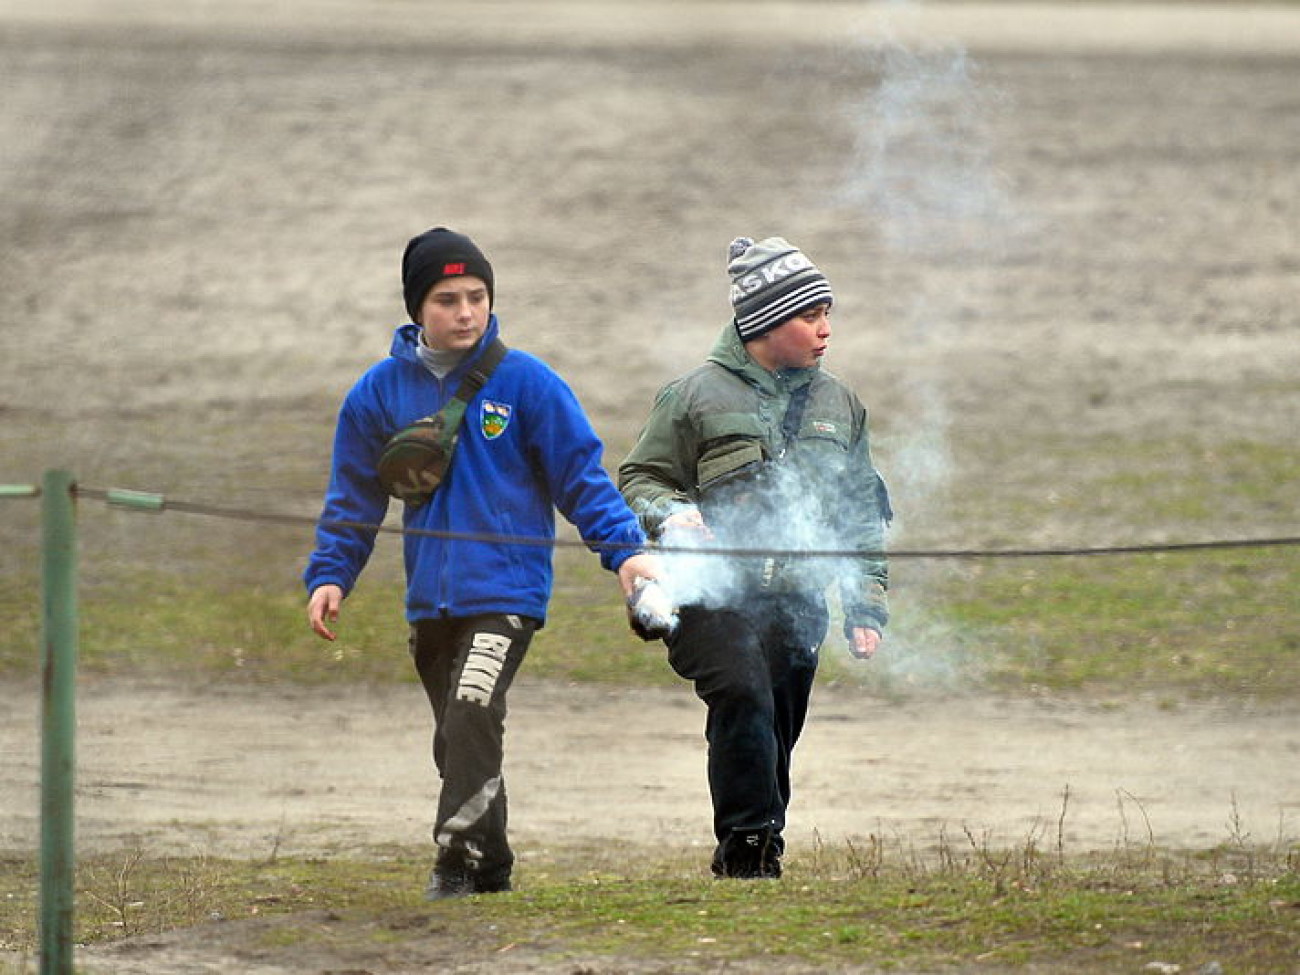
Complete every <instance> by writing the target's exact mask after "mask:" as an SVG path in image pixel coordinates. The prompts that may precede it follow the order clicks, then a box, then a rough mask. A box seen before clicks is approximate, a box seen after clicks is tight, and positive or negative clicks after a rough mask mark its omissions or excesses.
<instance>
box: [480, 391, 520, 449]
mask: <svg viewBox="0 0 1300 975" xmlns="http://www.w3.org/2000/svg"><path fill="white" fill-rule="evenodd" d="M513 409H514V407H512V406H511V405H510V404H509V403H494V402H492V400H490V399H485V400H484V401H483V405H482V407H481V408H480V409H479V427H480V429H482V431H483V436H485V437H486V438H487V439H488V440H495V439H496V438H497V437H499V436H501V434H503V433H505V432H506V427H508V426H510V414H511V412H512V411H513Z"/></svg>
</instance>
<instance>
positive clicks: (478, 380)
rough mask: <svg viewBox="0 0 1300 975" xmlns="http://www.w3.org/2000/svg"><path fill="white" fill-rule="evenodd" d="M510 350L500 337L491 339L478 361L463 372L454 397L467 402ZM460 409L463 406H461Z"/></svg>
mask: <svg viewBox="0 0 1300 975" xmlns="http://www.w3.org/2000/svg"><path fill="white" fill-rule="evenodd" d="M508 351H510V350H509V349H507V348H506V346H505V343H504V342H502V341H501V340H500V339H493V340H492V343H491V344H490V345H489V346H488V347H487V348H486V349H484V350H483V354H482V355H481V356H479V358H478V362H476V363H474V368H473V369H471V370H470V371H469V372H467V373H466V374H465V378H464V379H462V380H461V381H460V386H458V387H457V388H456V392H455V393H454V394H453V395H454V397H455V398H456V399H458V400H460V401H461V403H462V404H467V403H469V401H470V400H472V399H473V398H474V397H475V396H477V395H478V391H479V390H480V389H482V388H483V387H484V386H486V385H487V381H488V380H489V379H491V378H492V373H493V371H494V370H495V369H496V367H497V366H499V365H500V364H501V360H502V359H504V358H505V357H506V353H507V352H508ZM461 409H462V411H463V410H464V406H462V407H461Z"/></svg>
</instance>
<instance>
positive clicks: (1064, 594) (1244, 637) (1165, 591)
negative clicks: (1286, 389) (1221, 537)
mask: <svg viewBox="0 0 1300 975" xmlns="http://www.w3.org/2000/svg"><path fill="white" fill-rule="evenodd" d="M949 585H950V588H949V589H948V590H947V591H946V592H943V593H941V594H940V595H938V596H937V597H931V598H932V599H936V600H937V602H938V603H939V604H940V605H941V606H942V607H943V612H944V613H945V614H946V615H947V617H948V618H949V619H950V620H951V621H952V622H953V623H954V624H955V625H957V626H958V627H959V628H963V629H966V630H969V631H972V632H976V633H979V634H981V643H982V644H983V646H984V647H985V649H986V651H988V653H987V655H986V666H987V670H986V678H987V679H988V680H989V681H990V682H991V683H993V684H995V685H998V686H1002V687H1005V688H1010V689H1014V688H1016V687H1024V686H1027V685H1038V686H1043V687H1048V688H1052V689H1054V690H1086V691H1090V692H1106V693H1114V692H1117V691H1126V692H1130V693H1133V692H1138V693H1141V692H1149V693H1169V694H1171V695H1174V696H1181V695H1186V696H1191V697H1204V696H1216V695H1241V696H1249V697H1258V698H1289V697H1295V696H1297V695H1300V653H1298V652H1297V651H1300V615H1297V614H1296V612H1295V609H1294V601H1295V593H1296V592H1298V591H1300V549H1297V548H1279V549H1259V550H1230V551H1223V552H1218V553H1214V554H1213V555H1212V556H1211V557H1207V555H1206V553H1180V554H1165V555H1143V556H1122V557H1109V556H1107V557H1088V558H1076V559H1058V560H1033V561H1028V562H1015V561H1010V562H989V563H981V564H977V565H974V566H972V567H971V568H970V569H969V571H968V572H967V573H965V577H964V578H963V579H962V580H961V582H960V585H957V584H955V583H952V582H950V583H949Z"/></svg>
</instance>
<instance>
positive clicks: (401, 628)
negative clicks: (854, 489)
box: [0, 435, 1300, 698]
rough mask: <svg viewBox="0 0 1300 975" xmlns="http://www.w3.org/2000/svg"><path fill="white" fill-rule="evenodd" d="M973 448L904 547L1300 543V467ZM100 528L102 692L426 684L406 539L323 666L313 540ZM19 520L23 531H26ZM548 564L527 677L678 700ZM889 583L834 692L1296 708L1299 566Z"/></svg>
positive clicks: (1296, 555) (96, 624)
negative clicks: (311, 575)
mask: <svg viewBox="0 0 1300 975" xmlns="http://www.w3.org/2000/svg"><path fill="white" fill-rule="evenodd" d="M963 443H964V441H963ZM979 443H980V447H981V450H983V451H985V452H987V453H988V455H989V456H988V457H986V458H984V460H985V464H986V466H987V467H988V468H989V469H990V470H991V471H993V472H994V474H993V476H992V477H991V478H986V479H985V480H982V481H981V483H980V489H979V490H977V491H959V490H957V488H956V486H953V488H952V489H951V490H949V491H946V492H942V495H943V496H939V495H936V496H934V497H931V498H929V499H927V500H925V502H924V505H925V507H926V508H927V509H929V510H926V511H924V512H922V513H921V514H920V515H917V514H915V513H911V514H910V517H911V519H912V521H913V522H914V523H923V524H922V525H921V529H922V534H920V535H918V536H916V537H913V536H912V535H909V537H908V544H909V546H910V547H926V546H937V547H966V546H978V547H1003V546H1005V547H1012V548H1020V547H1034V546H1037V545H1052V546H1057V545H1066V546H1075V545H1082V546H1092V545H1103V544H1112V543H1119V544H1126V543H1132V542H1141V541H1159V540H1162V539H1168V540H1177V541H1185V540H1200V539H1214V538H1224V537H1227V538H1240V537H1257V536H1261V535H1267V534H1294V533H1295V532H1296V531H1297V530H1300V529H1298V528H1297V526H1296V523H1295V512H1296V511H1298V510H1300V454H1298V453H1297V452H1296V451H1295V450H1294V449H1293V448H1291V447H1288V446H1278V445H1271V444H1264V443H1253V442H1247V441H1233V442H1225V443H1215V444H1206V443H1202V442H1200V441H1197V440H1194V439H1189V438H1183V439H1166V440H1150V439H1142V438H1140V437H1136V436H1135V438H1134V439H1132V440H1116V439H1113V438H1112V439H1106V440H1102V439H1100V438H1091V439H1089V438H1086V437H1081V438H1079V439H1077V440H1071V441H1068V442H1064V443H1055V442H1053V443H1040V444H1032V443H1026V442H1025V438H1024V436H1019V435H1017V436H1010V435H1008V436H1007V437H1005V438H1003V439H996V438H992V439H981V440H980V441H979ZM965 449H969V448H965ZM1003 453H1005V456H1003V455H1002V454H1003ZM966 463H967V464H968V465H972V466H973V462H972V461H967V462H966ZM899 501H900V505H901V506H903V507H906V505H905V503H904V502H905V499H902V498H900V499H899ZM84 507H85V512H84V515H83V517H82V518H81V521H80V525H81V529H80V531H81V534H82V535H83V536H84V537H83V540H82V542H83V544H82V549H83V553H82V566H81V573H80V602H81V610H82V613H81V615H82V628H81V660H82V666H84V667H85V668H86V669H87V670H88V671H89V672H92V673H101V674H118V675H138V674H147V675H154V676H170V677H176V678H183V679H184V678H194V679H199V680H207V679H211V678H213V677H219V678H221V679H225V680H259V681H260V680H265V681H276V680H288V681H294V682H307V683H316V682H332V681H345V682H350V683H356V682H390V681H410V680H413V679H414V675H413V673H412V669H411V666H410V662H409V659H408V656H407V653H406V644H407V632H406V625H405V622H404V620H403V617H402V606H401V600H402V585H403V584H402V580H401V577H400V561H401V557H400V541H399V540H397V539H396V538H394V537H392V536H387V535H385V536H381V538H380V543H379V545H378V547H377V549H376V552H375V555H374V557H373V558H372V559H371V564H370V566H369V567H368V568H367V570H366V573H365V575H364V576H363V578H362V582H361V585H360V587H359V588H358V590H357V592H356V593H354V594H353V595H352V596H351V597H350V598H349V599H348V600H347V602H346V603H345V604H344V614H343V619H342V621H341V623H340V626H339V632H340V639H339V640H338V642H336V643H333V644H327V643H324V642H322V641H320V640H318V639H317V638H316V637H315V636H313V635H312V634H311V633H310V632H309V631H308V629H307V626H306V623H305V612H304V607H305V596H304V594H303V592H302V589H301V586H300V583H299V581H298V578H297V571H298V568H299V567H300V566H301V564H302V560H303V559H304V558H305V557H306V553H307V551H308V550H309V549H310V546H311V538H310V531H309V529H306V528H296V527H280V526H276V527H272V528H266V527H264V526H254V525H243V524H239V523H224V522H223V523H220V524H218V523H216V522H213V521H212V520H211V519H205V518H200V517H190V516H180V515H168V514H163V515H162V516H155V515H148V514H140V513H138V512H123V511H116V510H106V509H105V508H103V507H102V506H93V505H91V504H90V503H87V504H86V505H85V506H84ZM269 507H271V508H273V509H274V508H276V507H278V505H274V504H272V505H269ZM14 510H15V511H18V512H19V514H20V516H21V518H22V519H23V520H25V521H26V522H30V516H31V512H30V511H28V510H25V509H18V508H16V509H14ZM922 516H923V517H922ZM952 526H962V527H963V531H962V532H957V533H953V529H952ZM981 526H983V527H981ZM29 528H30V525H29ZM967 528H968V530H967ZM218 529H219V530H218ZM30 534H31V531H30V530H29V531H28V532H27V533H26V535H30ZM26 535H24V534H22V533H19V534H18V535H15V539H18V540H21V539H26V541H24V542H23V545H25V546H26V547H25V548H23V550H22V552H19V551H18V550H17V549H15V548H10V549H6V550H5V552H4V553H0V557H3V558H4V559H5V561H4V562H0V577H3V580H4V582H5V585H3V586H0V612H3V613H4V615H5V618H6V621H7V624H8V625H7V626H6V628H5V631H4V632H3V633H0V674H5V675H21V676H28V677H30V676H32V675H34V674H35V673H36V669H37V661H38V649H39V639H40V633H39V629H40V619H39V616H40V610H39V577H38V573H37V572H36V571H35V569H34V567H33V561H34V557H35V555H36V554H38V553H36V552H34V550H33V548H32V546H33V545H34V543H33V542H32V540H31V539H30V538H27V537H26ZM15 545H18V541H15ZM19 547H20V548H21V547H22V546H19ZM20 556H22V557H20ZM27 556H32V558H28V557H27ZM555 565H556V587H555V591H554V595H553V598H552V603H551V614H550V618H549V620H548V622H547V626H546V627H545V628H544V629H543V630H542V631H541V632H540V633H539V634H538V635H537V637H536V638H535V640H534V643H533V647H532V649H531V651H530V653H529V659H528V661H527V662H526V664H525V667H526V668H527V671H528V673H529V674H531V675H532V676H536V677H541V678H549V679H556V680H571V681H581V682H609V683H621V684H632V685H650V684H661V685H662V684H671V683H674V682H675V681H676V680H677V678H676V677H675V675H673V673H672V672H671V670H670V669H669V667H668V665H667V662H666V660H665V651H664V648H663V646H662V644H660V643H657V642H656V643H650V644H645V643H642V642H641V641H640V640H638V639H637V638H636V637H635V636H633V635H632V633H631V632H630V631H629V629H628V626H627V622H626V617H625V611H624V609H623V606H622V600H621V598H620V596H619V592H618V587H617V583H616V581H615V579H614V578H613V576H611V575H610V574H609V573H607V572H605V571H604V570H602V569H601V568H600V566H599V563H598V561H597V559H596V557H595V556H594V555H592V554H591V553H590V552H587V551H585V550H583V549H575V548H569V547H564V548H560V549H557V551H556V553H555ZM891 572H892V576H893V588H894V592H893V604H894V613H895V620H894V622H893V623H892V624H891V628H890V633H889V635H888V644H887V650H886V653H884V654H882V655H881V656H880V657H879V658H878V659H877V660H876V661H873V662H872V664H871V665H870V666H868V667H863V666H858V665H851V666H848V667H846V666H843V664H842V661H841V658H842V657H843V654H842V653H840V652H839V649H838V648H839V645H840V639H839V636H838V624H835V625H834V626H833V630H832V635H831V640H830V641H829V642H828V648H827V653H826V654H825V658H824V659H825V660H826V664H825V666H824V668H823V676H822V679H823V680H825V681H839V680H847V681H852V682H856V683H859V684H862V685H864V686H866V687H867V688H868V689H869V690H872V691H875V692H880V693H885V694H896V693H897V694H902V693H908V692H910V691H911V690H913V689H921V688H934V687H935V686H936V685H939V686H941V687H942V686H944V685H946V684H951V685H954V686H956V685H959V686H960V687H961V688H962V689H977V688H980V687H988V688H992V689H996V690H999V691H1006V692H1011V693H1015V692H1018V691H1023V690H1028V689H1033V688H1036V687H1045V688H1050V689H1052V690H1054V691H1058V692H1079V693H1093V692H1096V693H1106V694H1113V693H1119V692H1126V693H1143V694H1155V695H1159V696H1166V697H1170V698H1178V697H1206V696H1211V695H1215V696H1221V695H1225V694H1232V695H1244V696H1253V697H1269V698H1287V697H1295V696H1300V653H1297V650H1298V649H1300V613H1297V612H1296V609H1295V606H1294V602H1295V601H1294V598H1293V594H1294V593H1295V592H1296V591H1300V585H1298V584H1300V549H1298V548H1296V547H1292V548H1272V549H1268V548H1256V549H1227V550H1218V551H1201V552H1190V553H1182V554H1170V555H1125V556H1106V557H1086V558H1085V557H1076V558H1044V559H1025V560H979V561H961V562H948V563H938V564H937V563H933V562H916V561H906V560H897V561H895V563H894V565H893V567H892V570H891Z"/></svg>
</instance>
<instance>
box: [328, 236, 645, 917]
mask: <svg viewBox="0 0 1300 975" xmlns="http://www.w3.org/2000/svg"><path fill="white" fill-rule="evenodd" d="M494 286H495V282H494V277H493V273H492V266H491V264H489V263H488V261H487V258H486V257H485V256H484V255H483V253H482V251H480V250H479V248H478V247H477V246H476V245H475V244H474V242H473V241H472V240H470V239H469V238H468V237H466V236H464V235H463V234H458V233H455V232H453V231H450V230H448V229H446V228H444V227H436V228H434V229H432V230H429V231H426V232H425V233H423V234H420V235H418V236H416V237H414V238H412V239H411V241H410V242H409V243H408V244H407V247H406V251H405V253H404V254H403V257H402V290H403V295H404V298H405V303H406V309H407V311H408V313H409V314H410V316H411V321H410V322H409V323H407V324H405V325H402V326H401V327H400V328H398V329H397V331H396V334H395V335H394V337H393V344H392V348H391V350H390V352H389V358H387V359H385V360H384V361H382V362H379V363H377V364H375V365H374V366H372V367H371V368H370V369H369V370H367V371H366V373H365V374H364V375H363V376H362V377H361V378H360V380H358V382H357V383H356V385H354V386H353V387H352V389H351V391H350V392H349V393H348V395H347V398H346V399H345V400H344V402H343V406H342V409H341V410H340V411H339V417H338V427H337V430H336V433H335V439H334V459H333V466H332V468H331V472H330V482H329V488H328V490H327V492H326V495H325V505H324V510H323V512H322V514H321V521H320V524H319V526H318V528H317V533H316V536H317V543H316V549H315V551H314V552H313V553H312V555H311V558H310V560H309V561H308V565H307V569H306V571H305V572H304V575H303V579H304V582H305V584H306V587H307V591H308V593H309V594H310V596H309V600H308V607H307V615H308V620H309V622H310V624H311V627H312V629H313V630H314V631H315V632H316V633H317V634H319V635H320V636H321V637H323V638H325V639H327V640H333V639H334V638H335V633H334V632H333V631H332V630H331V629H330V624H332V623H333V622H335V621H336V620H337V619H338V617H339V611H340V607H341V606H342V603H343V600H344V598H345V597H346V596H347V594H348V593H349V592H351V590H352V588H353V587H354V585H355V584H356V581H357V577H358V576H359V575H360V574H361V571H362V569H363V568H364V567H365V564H366V562H367V560H368V559H369V557H370V553H371V551H372V549H373V547H374V540H375V535H376V530H375V528H374V527H370V528H361V527H344V525H368V526H376V525H378V524H380V523H381V522H382V521H383V518H384V515H385V512H386V511H387V509H388V501H389V495H388V493H387V492H386V490H385V488H384V486H383V485H382V484H381V482H380V479H379V476H378V473H377V465H378V461H379V457H380V454H381V452H382V450H383V448H384V445H385V444H386V443H387V442H388V440H389V439H390V438H391V437H392V436H393V435H394V434H395V433H397V432H398V431H399V430H401V429H403V428H404V427H406V426H408V425H409V424H411V423H413V422H415V421H416V420H419V419H422V418H424V417H427V416H429V415H431V414H433V413H436V412H437V411H438V410H440V409H441V408H442V407H443V406H444V405H445V404H446V403H447V401H448V400H449V399H450V398H451V397H452V395H453V394H454V393H455V392H456V390H457V389H458V387H459V386H460V383H461V380H462V378H463V377H464V376H465V375H466V374H467V373H468V372H470V371H471V370H472V369H473V368H474V367H475V365H476V364H477V363H478V362H479V360H480V359H481V357H482V355H483V353H484V351H485V350H486V349H487V348H488V347H489V346H490V345H491V344H492V342H493V341H494V340H495V339H496V338H497V337H498V332H499V329H500V326H499V323H498V321H497V318H496V315H495V314H493V312H492V306H493V299H494ZM602 450H603V448H602V445H601V442H600V440H599V439H598V437H597V436H596V434H595V431H594V430H593V429H592V427H591V424H590V422H589V421H588V419H587V417H586V415H585V414H584V413H583V410H582V407H581V406H580V405H579V403H578V401H577V399H576V397H575V396H574V394H573V392H572V390H571V389H570V388H569V387H568V385H567V384H566V383H565V382H564V380H562V379H561V378H560V377H559V376H558V375H557V374H556V373H555V372H554V371H553V370H552V369H551V368H550V367H549V366H547V365H546V364H545V363H544V362H542V361H541V360H540V359H538V358H536V357H535V356H532V355H529V354H528V353H525V352H521V351H519V350H517V349H510V350H508V351H507V352H506V355H505V358H504V359H503V360H502V361H501V362H500V364H499V365H498V366H497V367H496V369H495V371H493V372H492V374H491V376H490V378H489V379H488V381H487V383H486V385H484V386H483V387H482V388H481V389H480V390H479V391H478V392H477V393H476V394H475V395H474V396H473V398H472V399H471V400H470V401H469V403H468V406H467V407H466V410H465V417H464V421H463V423H462V425H461V428H460V437H459V441H458V443H457V445H456V448H455V454H454V459H453V461H452V463H451V467H450V469H449V470H448V471H447V473H446V475H445V477H444V479H443V481H442V483H441V484H440V486H439V487H438V488H437V490H436V491H435V492H434V493H433V496H432V497H431V498H430V499H429V500H428V501H426V502H424V503H423V504H419V505H418V506H417V505H414V504H411V503H408V504H406V506H405V512H404V517H403V523H404V525H405V527H406V528H408V529H416V530H417V531H422V532H436V533H451V534H454V535H457V536H494V537H498V538H499V537H501V536H508V537H511V538H526V539H532V540H536V542H537V543H538V544H524V543H509V542H499V541H496V542H484V541H473V540H468V539H464V538H463V537H458V538H446V537H440V536H439V535H435V534H407V535H406V536H405V539H404V555H405V565H406V578H407V590H406V617H407V620H408V622H409V623H410V627H411V638H410V652H411V656H412V658H413V659H414V662H415V667H416V670H417V672H418V673H419V675H420V680H421V682H422V683H423V685H424V689H425V692H426V694H427V695H428V698H429V703H430V705H431V706H432V708H433V715H434V736H433V757H434V762H435V764H436V766H437V769H438V772H439V774H440V775H441V777H442V789H441V793H440V796H439V802H438V811H437V816H436V821H435V825H434V840H435V842H436V843H437V846H438V854H437V861H436V863H435V866H434V869H433V873H432V876H431V878H430V882H429V889H428V895H429V896H430V898H440V897H447V896H458V895H462V894H471V893H490V892H498V891H506V890H509V889H510V873H511V868H512V866H513V863H514V854H513V853H512V851H511V849H510V846H509V843H508V841H507V838H506V791H505V783H504V781H503V779H502V775H501V765H502V757H503V736H504V728H505V715H506V693H507V691H508V690H509V687H510V684H511V681H512V680H513V678H514V676H515V673H516V672H517V671H518V668H519V665H520V664H521V663H522V661H523V658H524V654H525V652H526V651H527V648H528V644H529V642H530V640H531V638H532V635H533V633H534V632H535V631H536V630H537V629H539V628H540V627H541V626H542V625H543V623H544V622H545V619H546V607H547V603H548V601H549V599H550V594H551V583H552V575H553V570H552V565H551V547H550V545H548V544H546V543H547V542H549V541H550V540H552V539H554V537H555V514H554V513H555V511H556V510H557V509H558V510H559V511H560V513H561V514H563V515H564V516H565V518H567V519H568V520H569V521H570V522H572V523H573V524H574V525H575V526H576V527H577V529H578V531H579V532H580V534H581V535H582V537H583V538H584V539H585V540H586V541H587V542H588V544H589V545H590V546H591V547H592V548H593V550H596V551H598V552H599V554H600V560H601V564H602V565H603V566H604V567H605V568H606V569H609V570H610V571H613V572H616V573H617V574H618V578H619V582H620V584H621V586H622V588H623V591H624V594H625V595H627V596H631V595H632V594H633V592H634V590H635V586H636V583H637V580H638V579H640V578H643V577H644V578H653V577H654V575H655V567H654V563H653V561H652V559H651V557H650V556H649V555H647V554H645V553H644V552H642V551H641V546H642V545H643V544H644V543H645V536H644V534H643V533H642V530H641V528H640V526H639V524H638V522H637V518H636V516H635V515H633V514H632V512H631V511H630V510H629V508H628V507H627V504H626V503H625V502H624V500H623V498H622V496H621V495H620V494H619V492H618V490H617V488H615V486H614V484H613V482H612V481H611V480H610V478H609V476H608V475H607V474H606V472H605V470H604V468H603V467H602V466H601V455H602Z"/></svg>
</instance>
